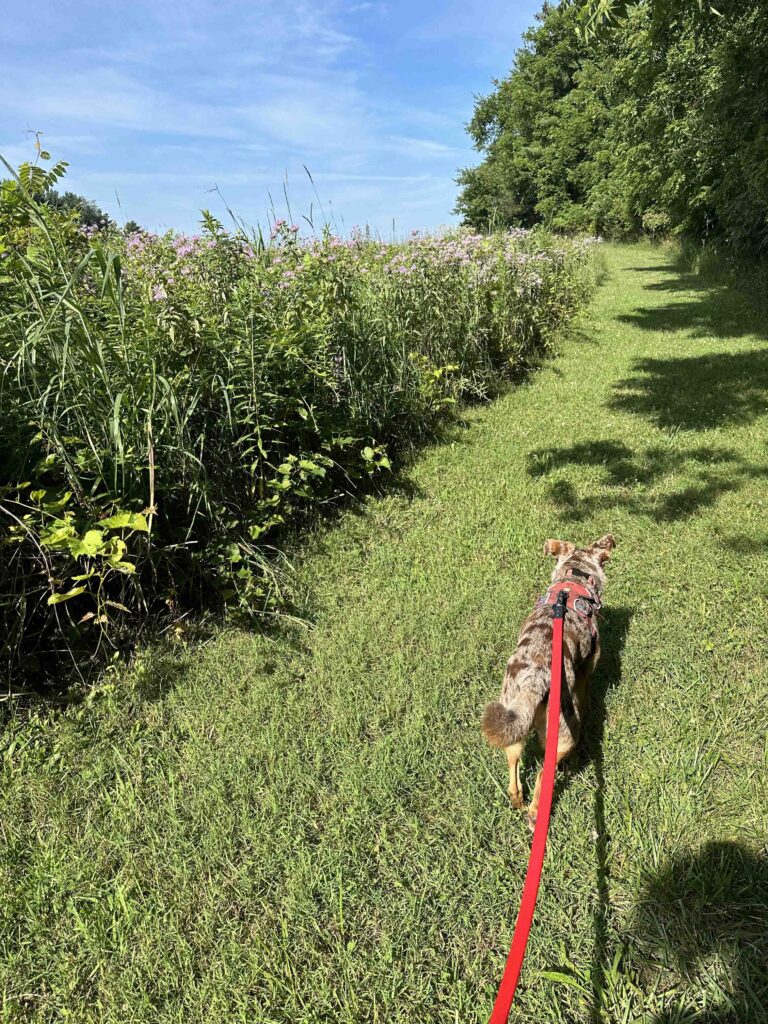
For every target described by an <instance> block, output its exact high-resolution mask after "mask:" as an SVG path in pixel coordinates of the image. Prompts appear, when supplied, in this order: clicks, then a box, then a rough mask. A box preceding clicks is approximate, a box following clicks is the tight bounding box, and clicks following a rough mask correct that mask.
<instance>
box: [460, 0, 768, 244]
mask: <svg viewBox="0 0 768 1024" xmlns="http://www.w3.org/2000/svg"><path fill="white" fill-rule="evenodd" d="M721 6H722V15H721V16H720V17H712V16H710V14H709V13H708V10H707V9H704V10H702V9H701V5H699V3H698V0H665V2H664V3H662V2H661V0H658V2H652V0H647V2H645V3H643V2H638V3H627V4H622V5H621V6H620V7H617V6H616V5H614V6H613V7H612V10H619V9H620V10H621V11H623V18H622V20H619V21H616V22H615V24H613V25H612V27H609V28H607V29H605V30H603V31H601V32H599V33H597V34H594V35H591V36H589V35H585V33H584V32H578V31H577V29H578V27H579V26H580V24H581V20H580V19H581V16H582V12H583V10H584V4H583V3H582V2H579V3H576V2H572V3H568V4H564V5H560V6H559V7H553V6H550V5H547V4H545V5H544V7H543V9H542V12H541V14H540V15H539V18H538V21H539V25H538V26H536V27H535V28H533V29H531V30H530V31H529V32H528V33H527V34H526V36H525V46H524V48H523V49H522V50H521V51H520V52H519V53H518V54H517V56H516V58H515V63H514V65H513V68H512V70H511V71H510V73H509V74H508V75H507V76H506V77H505V78H504V79H502V80H501V81H497V82H496V83H495V88H494V91H493V92H492V93H490V94H489V95H488V96H485V97H482V98H481V99H479V100H478V101H477V103H476V106H475V111H474V116H473V118H472V121H471V122H470V124H469V126H468V131H469V133H470V135H471V136H472V138H473V141H474V143H475V146H476V148H477V149H478V150H479V151H480V152H481V153H482V154H483V159H482V161H481V163H480V164H479V165H478V166H476V167H473V168H469V169H465V170H464V171H462V172H461V174H460V177H459V183H460V185H461V186H462V188H461V192H460V194H459V197H458V200H457V210H458V211H459V212H461V213H462V214H463V216H464V219H465V222H466V223H468V224H471V225H474V226H475V227H478V228H483V227H487V226H488V225H489V224H491V223H495V224H499V225H505V224H522V225H528V224H533V223H536V222H539V221H541V222H543V223H545V224H547V225H548V226H550V227H552V228H556V229H569V228H584V227H589V228H590V229H592V230H596V231H600V232H602V233H611V234H614V235H627V234H634V233H638V232H648V233H650V234H651V235H654V236H657V235H659V234H661V233H672V234H676V235H682V236H686V237H688V238H691V239H694V240H696V241H702V240H714V241H717V242H718V243H720V244H725V245H727V246H728V247H730V248H731V249H732V250H734V251H738V252H740V253H743V254H751V255H755V254H756V255H768V77H767V76H766V74H765V68H766V67H768V5H766V4H765V3H764V0H723V3H722V5H721ZM663 11H665V12H666V14H667V17H666V18H661V12H663Z"/></svg>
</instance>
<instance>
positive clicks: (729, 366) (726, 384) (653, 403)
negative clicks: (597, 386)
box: [608, 307, 768, 430]
mask: <svg viewBox="0 0 768 1024" xmlns="http://www.w3.org/2000/svg"><path fill="white" fill-rule="evenodd" d="M665 308H666V307H662V309H661V310H654V311H653V312H659V313H660V315H662V314H663V315H664V316H666V314H664V312H663V311H664V309H665ZM673 308H674V309H679V307H673ZM650 312H651V311H649V313H650ZM665 323H667V325H669V321H668V320H665ZM731 333H732V332H731ZM744 333H748V332H746V331H745V332H744ZM633 369H634V374H633V375H632V376H631V377H627V378H625V379H624V380H621V381H619V382H618V383H617V384H616V386H615V394H614V396H613V398H612V399H611V400H610V401H609V402H608V407H609V408H610V409H614V410H617V411H619V412H629V413H632V414H634V415H636V416H644V417H645V418H646V419H648V420H650V421H651V422H652V423H654V424H655V425H656V426H657V427H661V428H663V429H664V428H666V429H670V428H679V429H683V430H712V429H713V428H715V427H722V426H743V425H744V424H747V423H750V422H751V421H752V420H754V419H756V418H757V417H758V416H760V415H762V414H763V413H765V411H766V408H768V348H761V349H756V350H751V351H747V352H715V353H708V354H706V355H702V356H688V357H685V358H682V359H647V358H646V359H639V360H637V361H636V362H635V365H634V368H633Z"/></svg>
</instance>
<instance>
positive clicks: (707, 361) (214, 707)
mask: <svg viewBox="0 0 768 1024" xmlns="http://www.w3.org/2000/svg"><path fill="white" fill-rule="evenodd" d="M607 260H608V266H609V274H608V279H607V281H606V283H605V285H604V286H603V288H602V290H601V291H600V293H599V295H598V298H597V300H596V302H595V304H594V306H593V308H592V310H591V311H590V314H589V316H588V317H586V318H585V319H584V321H583V323H582V325H581V336H580V337H576V338H574V339H573V340H571V341H569V342H568V343H567V344H565V346H564V347H563V351H562V353H561V354H560V355H559V356H558V358H557V359H555V360H554V361H553V362H552V363H551V365H549V366H548V367H546V368H544V369H543V370H542V371H540V372H539V373H537V374H536V375H535V376H534V377H533V378H532V379H531V380H530V381H529V382H528V383H527V384H525V385H524V386H521V387H519V388H518V389H516V390H515V391H514V392H513V393H511V394H509V395H508V396H506V397H504V398H502V399H501V400H499V401H497V402H496V403H494V404H493V405H492V406H490V407H488V408H485V409H482V410H479V411H473V412H472V413H470V414H469V416H468V422H467V425H466V426H465V427H464V428H462V429H460V430H458V431H457V432H456V435H455V439H454V441H453V443H449V444H445V445H441V446H439V447H435V448H434V449H432V450H430V451H428V452H427V453H426V454H425V455H424V457H423V458H422V459H420V460H419V462H418V464H417V465H416V466H415V467H414V468H413V470H412V472H411V473H410V474H409V481H410V485H411V489H412V492H413V493H411V494H409V495H407V496H406V495H405V494H395V495H391V496H389V497H386V498H383V499H375V500H371V501H369V502H368V503H367V504H366V506H365V508H364V509H363V510H362V511H361V512H359V511H358V512H355V513H349V514H348V515H347V516H346V517H344V518H343V519H342V520H341V521H340V523H338V524H337V525H336V526H335V527H334V528H333V529H331V530H328V531H326V532H324V533H320V534H318V536H317V537H316V538H315V539H314V541H313V543H312V545H311V546H310V547H311V549H310V551H309V553H308V554H307V555H306V556H305V557H304V559H303V561H302V563H301V565H300V566H299V573H300V579H301V580H302V584H303V586H304V588H305V592H306V595H307V606H308V608H309V609H310V611H311V619H312V622H313V625H312V628H297V629H296V630H295V631H287V632H286V634H285V635H283V636H279V637H273V638H265V637H259V636H253V635H249V634H247V633H244V632H228V633H226V634H223V635H221V636H219V637H218V638H217V639H216V640H215V641H214V642H212V643H210V644H209V645H208V646H207V647H206V648H205V649H204V651H203V652H202V653H201V652H198V653H196V654H194V655H193V656H186V655H184V654H183V652H182V653H179V654H169V655H163V656H160V655H157V654H155V655H153V656H147V657H145V658H144V659H142V660H141V661H140V662H139V663H138V665H137V666H136V668H135V670H134V671H132V673H131V674H130V677H129V678H128V679H127V680H125V679H122V678H116V679H115V682H114V684H109V685H105V686H104V687H103V688H102V689H101V690H100V691H99V692H97V693H96V694H95V695H94V698H93V699H92V700H91V701H89V702H88V703H86V704H84V705H81V706H80V707H78V708H73V709H71V710H70V711H69V712H67V713H66V714H65V715H63V716H59V717H58V718H57V720H56V722H55V724H53V725H52V724H50V723H47V724H46V722H45V720H44V716H42V714H41V716H40V718H39V720H36V721H33V722H32V723H31V724H28V725H26V726H24V727H23V728H21V727H19V728H18V729H17V730H16V731H11V732H9V734H8V736H7V737H6V739H7V742H8V747H7V749H6V751H5V758H4V762H3V765H4V769H3V778H2V782H1V786H2V788H1V790H0V793H1V795H0V801H1V802H2V804H1V806H0V812H1V814H2V819H1V825H0V827H1V828H2V846H0V981H1V984H0V989H2V991H3V992H4V1002H3V1003H2V1004H0V1019H2V1020H3V1021H9V1022H11V1021H46V1022H48V1021H50V1022H53V1021H77V1022H79V1021H89V1022H90V1021H100V1022H101V1021H109V1022H114V1024H117V1022H120V1024H128V1022H131V1024H133V1022H157V1024H160V1022H162V1024H170V1022H178V1024H182V1022H183V1024H193V1022H194V1024H197V1022H200V1024H202V1022H206V1024H211V1022H227V1024H229V1022H233V1024H234V1022H240V1021H242V1022H248V1024H255V1022H264V1024H278V1022H279V1024H283V1022H289V1021H290V1022H302V1024H316V1022H317V1024H319V1022H329V1024H331V1022H333V1024H352V1022H381V1024H400V1022H408V1024H425V1022H441V1024H442V1022H445V1024H448V1022H462V1024H467V1022H478V1024H479V1022H484V1021H485V1020H487V1015H488V1013H489V1010H490V1006H491V1003H492V1000H493V995H494V992H495V985H496V983H497V981H498V978H499V975H500V971H501V968H502V965H503V959H504V955H505V953H506V948H507V945H508V942H509V939H510V936H511V929H512V925H513V922H514V914H515V911H516V907H517V900H518V896H519V892H520V887H521V883H522V878H523V873H524V869H525V864H526V859H527V853H528V847H529V837H528V833H527V830H526V827H525V822H524V819H523V818H522V817H521V816H519V815H517V814H516V813H515V812H513V811H512V810H511V809H510V808H509V807H508V806H507V803H506V799H505V787H506V780H505V777H504V769H505V765H504V759H503V757H501V756H500V755H498V753H496V752H494V751H491V750H490V749H489V748H488V747H486V746H485V745H484V743H483V742H482V740H481V736H480V733H479V728H478V717H479V712H480V708H481V706H482V704H483V703H484V701H485V700H487V699H488V698H489V697H491V696H493V695H495V694H496V692H497V688H498V685H499V681H500V678H501V673H502V668H503V665H504V662H505V660H506V658H507V656H508V654H509V652H510V650H511V648H512V646H513V644H514V639H515V637H516V633H517V628H518V625H519V623H520V621H521V619H522V618H523V617H524V616H525V614H526V613H527V611H528V609H529V608H530V606H531V604H532V602H533V600H534V598H535V596H536V595H537V594H538V593H540V592H541V590H542V589H543V586H544V583H545V581H546V580H547V579H548V577H549V573H550V571H551V566H550V564H549V563H548V561H547V560H546V559H545V558H544V556H543V555H542V554H541V547H542V543H543V541H544V539H545V538H546V537H548V536H555V537H557V536H561V537H564V538H567V539H573V540H575V541H580V542H587V541H591V540H593V539H595V538H596V537H598V536H600V535H601V534H603V533H605V532H607V531H609V530H610V531H611V532H613V533H614V534H615V535H616V537H617V540H618V547H617V549H616V552H615V553H614V558H613V560H612V561H611V563H610V564H609V587H608V590H607V595H606V596H607V605H608V607H607V610H606V615H605V620H604V624H603V628H602V633H603V641H604V650H605V651H606V654H605V658H604V661H603V663H602V665H601V667H600V669H599V671H598V675H597V677H596V679H595V681H594V688H593V699H592V706H591V712H590V719H589V724H588V739H587V742H586V744H585V745H584V747H583V749H582V752H581V759H580V761H579V763H578V765H577V766H576V767H575V770H574V771H573V772H572V774H571V775H570V777H569V778H568V779H567V780H565V781H561V783H560V785H559V788H558V793H557V798H556V806H555V812H554V820H553V825H552V829H551V833H550V835H551V845H550V850H549V853H548V857H547V863H546V866H545V876H544V883H543V886H542V892H541V895H540V901H539V908H538V911H537V917H536V921H535V924H534V932H533V937H532V941H531V945H530V948H529V956H528V959H527V962H526V966H525V969H524V978H523V990H522V992H521V994H520V999H519V1003H518V1008H517V1010H516V1013H515V1014H513V1019H514V1020H517V1021H536V1022H542V1024H544V1022H550V1021H562V1022H577V1021H578V1022H581V1021H585V1022H590V1024H596V1022H598V1021H604V1022H608V1021H611V1022H612V1021H617V1022H618V1021H632V1020H645V1021H649V1022H656V1024H661V1022H667V1024H672V1022H673V1021H675V1022H684V1021H688V1022H693V1021H696V1022H699V1024H701V1022H707V1024H715V1022H718V1024H726V1022H728V1021H750V1022H760V1021H765V1020H766V1019H768V1017H767V1016H766V1010H765V1006H766V1004H768V969H767V968H766V961H765V947H764V941H765V934H766V931H768V866H767V865H766V860H765V848H764V844H765V841H766V835H768V770H767V768H768V763H767V762H768V743H767V742H766V720H767V718H768V675H767V673H766V667H765V666H766V662H765V658H766V653H767V647H768V644H767V643H766V634H765V621H766V597H767V596H768V559H767V558H766V551H767V550H768V547H767V545H768V528H767V527H766V513H767V512H768V489H767V488H766V483H767V478H768V453H767V452H766V447H765V442H766V425H767V424H768V416H767V415H766V399H768V347H766V340H765V339H766V332H767V330H768V324H766V322H765V321H764V320H762V319H761V318H760V316H759V315H758V313H757V312H756V311H755V310H754V309H753V308H752V307H751V306H750V304H749V302H748V301H747V299H745V298H743V297H742V296H741V295H740V294H739V293H737V292H735V291H733V290H731V289H730V288H729V287H728V285H727V284H726V283H724V282H723V281H717V280H714V281H705V280H703V279H700V278H697V277H695V276H691V275H686V274H684V273H681V272H680V271H678V270H676V269H675V267H674V266H672V265H671V264H670V263H669V257H668V255H667V254H665V253H664V252H662V251H660V250H653V249H650V248H646V247H611V248H609V249H608V252H607ZM537 758H538V754H537V753H536V752H535V751H534V750H531V752H530V756H529V757H528V759H527V764H526V771H525V776H526V783H527V785H528V786H530V783H531V780H532V776H533V774H534V772H535V769H536V762H537ZM553 972H554V973H553Z"/></svg>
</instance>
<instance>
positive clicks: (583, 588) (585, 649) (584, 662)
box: [482, 533, 616, 829]
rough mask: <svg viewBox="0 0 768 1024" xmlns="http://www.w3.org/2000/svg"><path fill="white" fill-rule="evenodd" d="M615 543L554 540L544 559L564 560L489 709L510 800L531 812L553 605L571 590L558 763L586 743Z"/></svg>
mask: <svg viewBox="0 0 768 1024" xmlns="http://www.w3.org/2000/svg"><path fill="white" fill-rule="evenodd" d="M615 546H616V542H615V541H614V539H613V537H612V536H611V534H609V533H608V534H606V535H605V536H604V537H601V538H600V540H597V541H595V543H594V544H590V545H589V547H586V548H577V547H576V545H575V544H571V542H570V541H562V540H548V541H547V542H546V543H545V545H544V554H545V555H552V556H553V557H554V558H556V559H557V562H556V563H555V569H554V572H553V573H552V586H551V587H550V588H549V590H548V591H547V594H546V595H545V596H544V597H542V598H541V599H540V600H539V602H538V604H537V605H536V607H535V608H534V610H533V611H532V612H531V614H530V615H529V616H528V618H527V619H526V620H525V622H524V623H523V626H522V629H521V630H520V636H519V637H518V641H517V650H516V651H515V653H514V654H513V655H512V657H511V658H510V659H509V661H508V662H507V670H506V672H505V674H504V683H503V685H502V688H501V695H500V697H499V699H498V700H495V701H491V703H490V704H488V705H486V707H485V710H484V712H483V719H482V729H483V733H484V735H485V738H486V739H487V740H488V742H489V743H490V744H491V746H492V747H500V748H501V749H503V750H504V752H505V753H506V755H507V761H508V762H509V797H510V800H511V801H512V806H513V807H514V808H516V809H517V810H524V807H523V790H522V785H521V783H520V756H521V754H522V751H523V746H524V745H525V741H526V738H527V736H528V734H529V732H530V731H531V728H532V727H533V728H535V729H536V732H537V734H538V737H539V743H540V745H541V749H542V750H544V747H545V742H546V735H547V703H546V702H547V696H548V694H549V681H550V669H551V660H552V607H551V605H552V604H553V603H554V601H555V600H556V595H557V592H558V591H559V590H561V589H567V590H568V591H569V594H568V610H567V612H566V615H565V623H564V627H563V692H562V701H561V712H560V730H559V734H558V740H557V763H558V764H560V762H561V761H562V760H563V759H564V758H566V757H568V755H569V754H571V753H572V752H573V750H574V749H575V747H576V744H577V743H578V741H579V733H580V730H581V720H582V715H583V712H584V706H585V703H586V698H587V688H588V685H589V680H590V677H591V675H592V672H593V671H594V668H595V666H596V665H597V662H598V661H599V659H600V635H599V633H598V631H597V621H596V619H597V612H598V611H599V609H600V605H601V598H602V594H603V588H604V587H605V568H604V567H605V563H606V562H607V560H608V559H609V558H610V557H611V552H612V551H613V549H614V547H615ZM541 776H542V772H541V771H540V772H539V773H538V775H537V777H536V786H535V789H534V792H533V799H532V800H531V803H530V807H529V808H528V825H529V827H530V828H531V829H533V827H534V826H535V824H536V816H537V813H538V807H539V796H540V793H541Z"/></svg>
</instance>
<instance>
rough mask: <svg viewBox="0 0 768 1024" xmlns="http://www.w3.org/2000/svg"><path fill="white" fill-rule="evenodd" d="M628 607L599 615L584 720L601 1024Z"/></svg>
mask: <svg viewBox="0 0 768 1024" xmlns="http://www.w3.org/2000/svg"><path fill="white" fill-rule="evenodd" d="M632 615H633V610H632V609H631V608H629V607H618V608H612V607H608V608H605V609H604V610H603V613H602V615H601V618H600V641H601V644H602V657H601V660H600V663H599V665H598V668H597V671H596V673H595V678H594V679H593V680H592V685H591V687H590V694H589V706H588V709H587V714H586V715H585V720H584V739H583V742H582V745H581V756H582V757H583V759H584V761H585V763H591V764H593V765H594V768H595V808H594V814H595V879H596V886H595V887H596V891H597V907H596V909H595V912H594V914H593V916H592V917H593V932H594V946H593V955H592V972H591V981H592V999H593V1005H592V1013H591V1017H592V1021H593V1024H600V1022H601V1007H602V1002H603V989H604V987H605V972H606V967H607V964H608V957H609V953H610V950H609V933H610V924H611V903H610V893H609V886H610V867H609V853H608V831H607V828H606V822H605V765H604V756H603V737H604V734H605V719H606V707H605V705H606V697H607V695H608V693H610V691H611V690H613V689H615V688H616V687H617V686H618V685H619V683H620V682H621V662H622V656H623V653H624V647H625V645H626V641H627V634H628V633H629V626H630V623H631V621H632Z"/></svg>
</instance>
